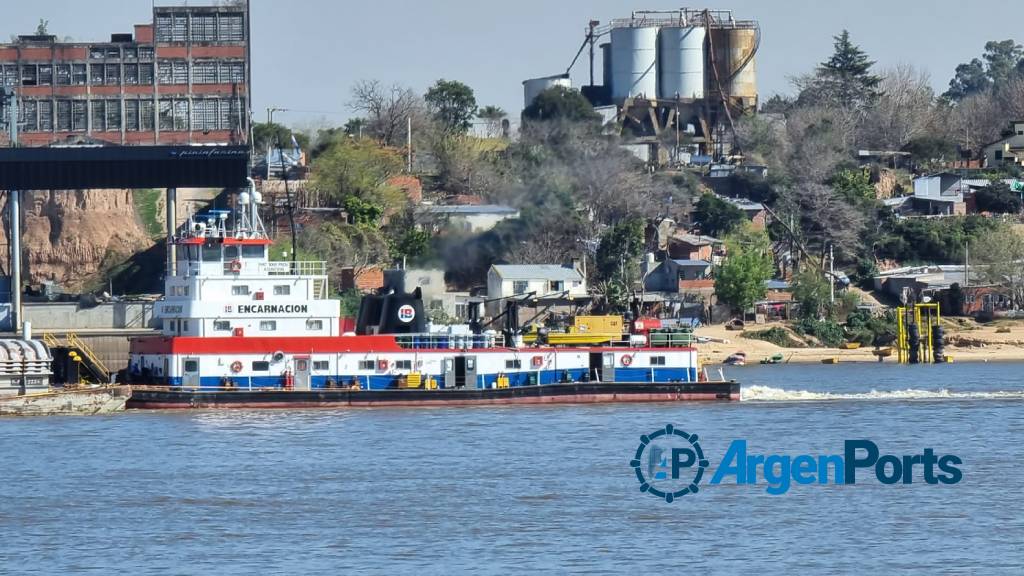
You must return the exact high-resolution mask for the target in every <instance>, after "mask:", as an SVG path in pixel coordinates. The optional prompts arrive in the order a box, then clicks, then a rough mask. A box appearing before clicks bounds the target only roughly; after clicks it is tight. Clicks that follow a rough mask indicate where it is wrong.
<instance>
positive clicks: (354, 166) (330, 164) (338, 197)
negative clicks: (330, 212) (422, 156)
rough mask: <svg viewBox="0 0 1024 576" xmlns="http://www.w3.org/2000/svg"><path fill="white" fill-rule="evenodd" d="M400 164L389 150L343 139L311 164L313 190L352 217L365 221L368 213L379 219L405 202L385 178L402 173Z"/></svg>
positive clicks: (367, 142)
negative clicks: (342, 208)
mask: <svg viewBox="0 0 1024 576" xmlns="http://www.w3.org/2000/svg"><path fill="white" fill-rule="evenodd" d="M403 164H404V163H403V162H402V157H401V156H400V155H399V154H398V153H396V152H394V151H392V150H387V149H384V148H380V147H378V146H377V145H376V144H374V143H372V142H369V141H366V140H358V139H351V138H347V137H346V138H342V139H339V140H336V141H334V142H333V143H332V144H331V145H330V146H329V147H328V148H327V149H326V150H325V151H324V152H323V153H322V154H321V155H320V156H319V157H318V158H317V160H316V162H315V163H314V164H313V168H312V180H313V187H314V188H315V189H316V190H318V191H319V192H320V193H322V194H323V195H324V196H325V197H327V198H328V199H329V200H331V201H333V202H334V205H336V206H345V207H346V209H347V210H349V211H350V212H349V215H350V216H351V217H353V218H356V219H359V218H365V217H367V216H366V215H367V214H368V213H369V214H376V217H377V218H379V216H380V215H382V214H384V213H388V212H394V211H397V210H399V209H400V208H402V207H403V206H404V204H405V202H406V198H405V196H404V195H403V194H402V192H401V190H399V189H397V188H395V187H393V186H389V185H388V184H387V180H388V178H390V177H391V176H394V175H397V174H400V173H401V171H402V168H403ZM368 206H369V207H368ZM370 207H372V208H370ZM368 211H369V212H368ZM371 218H374V217H372V216H371Z"/></svg>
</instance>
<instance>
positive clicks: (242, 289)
mask: <svg viewBox="0 0 1024 576" xmlns="http://www.w3.org/2000/svg"><path fill="white" fill-rule="evenodd" d="M231 295H232V296H248V295H249V286H247V285H245V284H240V285H238V286H232V287H231Z"/></svg>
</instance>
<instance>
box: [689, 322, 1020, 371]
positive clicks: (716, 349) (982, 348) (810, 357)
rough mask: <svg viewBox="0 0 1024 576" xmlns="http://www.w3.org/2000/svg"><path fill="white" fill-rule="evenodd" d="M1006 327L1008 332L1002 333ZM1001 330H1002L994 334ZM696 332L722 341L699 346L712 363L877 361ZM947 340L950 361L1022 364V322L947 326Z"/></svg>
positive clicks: (861, 351)
mask: <svg viewBox="0 0 1024 576" xmlns="http://www.w3.org/2000/svg"><path fill="white" fill-rule="evenodd" d="M771 326H773V324H767V325H757V326H754V327H753V328H752V330H753V331H759V330H764V329H766V328H770V327H771ZM1007 328H1008V329H1009V332H1005V330H1006V329H1007ZM1000 329H1002V330H1003V331H997V330H1000ZM696 333H697V335H698V336H701V337H707V338H712V339H714V340H721V341H724V342H719V341H715V342H706V343H703V344H701V345H700V348H699V350H700V355H701V359H702V360H703V361H704V362H707V363H712V364H717V363H721V362H722V361H723V360H725V358H726V357H728V356H729V355H730V354H732V353H734V352H737V351H743V352H745V353H746V354H747V362H748V363H756V362H759V361H760V360H761V359H762V358H768V357H771V356H773V355H775V354H782V355H783V357H784V359H783V362H804V363H807V362H810V363H820V362H821V361H822V360H824V359H826V358H836V359H838V361H839V362H840V363H842V362H878V358H877V357H876V356H874V355H873V354H872V348H871V347H866V348H865V347H862V348H858V349H856V350H845V349H839V348H820V347H814V348H811V347H808V348H785V347H782V346H776V345H775V344H772V343H771V342H765V341H764V340H757V339H754V338H745V337H744V336H743V334H744V332H741V331H734V330H726V329H725V327H724V326H723V325H717V326H705V327H701V328H698V329H697V331H696ZM946 339H947V344H946V350H945V352H946V355H947V356H951V357H952V360H953V362H998V361H1024V323H1019V322H1010V321H1004V322H997V323H993V324H990V325H975V324H969V325H968V326H967V327H965V328H956V327H948V328H947V332H946ZM883 362H889V363H896V357H895V355H893V356H891V357H889V358H885V359H884V360H883Z"/></svg>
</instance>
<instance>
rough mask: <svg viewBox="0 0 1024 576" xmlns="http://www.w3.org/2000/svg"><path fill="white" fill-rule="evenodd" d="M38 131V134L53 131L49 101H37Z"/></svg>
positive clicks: (51, 106)
mask: <svg viewBox="0 0 1024 576" xmlns="http://www.w3.org/2000/svg"><path fill="white" fill-rule="evenodd" d="M39 130H40V132H52V131H53V102H51V101H49V100H40V101H39Z"/></svg>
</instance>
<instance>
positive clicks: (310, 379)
mask: <svg viewBox="0 0 1024 576" xmlns="http://www.w3.org/2000/svg"><path fill="white" fill-rule="evenodd" d="M260 202H261V199H260V196H259V193H258V192H256V191H255V190H252V191H245V192H242V193H241V194H239V195H238V197H237V202H236V204H237V210H234V211H211V212H210V213H208V214H206V215H204V216H203V217H199V218H197V217H194V216H190V217H189V219H188V222H187V223H186V225H185V226H184V227H183V228H182V229H180V230H179V231H178V234H177V235H176V237H175V240H174V248H175V252H176V254H177V257H176V259H174V261H173V265H172V266H171V267H170V269H169V270H168V274H167V275H166V278H165V293H164V297H163V298H162V299H161V300H160V301H159V302H158V303H157V305H156V307H155V316H156V317H157V318H158V320H159V322H160V323H161V331H162V334H161V335H160V336H152V337H145V338H136V339H133V340H132V341H131V344H130V360H129V368H128V369H127V370H126V373H125V374H124V379H123V380H122V381H127V382H129V383H130V384H132V385H133V390H132V396H131V398H130V399H129V400H128V407H129V408H140V409H141V408H147V409H148V408H254V407H262V408H293V407H294V408H308V407H324V406H383V405H390V406H438V405H473V404H542V403H574V402H580V403H591V402H676V401H694V400H738V399H739V384H737V383H736V382H733V381H726V380H724V379H721V380H718V381H709V379H708V377H707V375H706V373H705V372H704V371H703V370H702V369H701V368H700V365H699V362H698V358H697V350H696V348H695V347H694V346H693V342H692V338H687V339H682V338H678V337H677V336H679V335H677V334H671V335H661V336H665V337H659V338H655V335H651V338H650V339H648V337H647V336H646V335H639V334H625V335H623V338H621V339H620V340H619V341H616V342H607V343H602V344H598V345H594V344H590V345H586V344H581V345H574V346H570V345H564V344H563V345H559V342H560V341H559V340H558V338H557V337H556V338H552V337H551V335H550V334H544V335H543V336H541V337H537V336H536V335H535V336H534V337H533V339H532V342H531V343H530V344H527V343H525V342H524V340H523V336H524V331H522V330H520V329H519V327H518V325H517V319H516V318H517V314H516V312H515V310H514V303H508V304H509V306H508V307H507V308H506V313H505V327H504V329H503V330H502V331H501V332H500V333H499V332H497V331H493V330H487V331H485V330H483V329H482V328H483V327H482V325H481V323H480V322H479V321H477V320H476V318H475V316H474V317H473V319H472V321H471V322H470V326H469V329H468V331H465V332H462V333H452V332H450V331H449V332H445V333H435V332H428V330H427V323H426V314H425V310H424V307H423V303H422V299H421V298H420V293H419V289H418V288H417V289H415V290H414V291H413V292H411V293H406V292H405V290H404V287H401V288H398V289H391V290H382V291H380V292H379V293H377V294H372V295H367V296H366V297H364V299H363V301H362V304H361V307H360V311H359V318H358V320H357V322H356V324H355V326H354V328H355V329H354V330H352V328H351V327H347V326H345V325H344V322H343V321H342V318H341V313H340V303H339V302H338V301H337V300H334V299H332V298H331V297H330V292H329V289H328V286H329V282H328V275H327V270H326V264H325V263H324V262H296V261H274V260H271V259H270V258H269V254H268V252H269V247H270V245H271V240H270V239H269V238H268V237H267V235H266V233H265V231H264V228H263V224H262V222H261V221H260V217H259V211H258V205H259V203H260ZM668 336H671V337H668ZM652 343H653V344H655V345H651V344H652Z"/></svg>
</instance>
